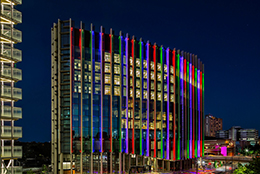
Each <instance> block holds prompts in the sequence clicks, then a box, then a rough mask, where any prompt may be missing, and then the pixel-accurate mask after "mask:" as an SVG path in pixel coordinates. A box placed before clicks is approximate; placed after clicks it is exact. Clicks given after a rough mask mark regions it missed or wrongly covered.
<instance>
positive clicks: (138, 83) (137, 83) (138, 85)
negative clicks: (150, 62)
mask: <svg viewBox="0 0 260 174" xmlns="http://www.w3.org/2000/svg"><path fill="white" fill-rule="evenodd" d="M136 87H137V88H140V80H139V79H137V80H136Z"/></svg>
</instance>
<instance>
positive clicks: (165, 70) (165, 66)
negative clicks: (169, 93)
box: [164, 64, 167, 72]
mask: <svg viewBox="0 0 260 174" xmlns="http://www.w3.org/2000/svg"><path fill="white" fill-rule="evenodd" d="M164 72H167V65H165V64H164Z"/></svg>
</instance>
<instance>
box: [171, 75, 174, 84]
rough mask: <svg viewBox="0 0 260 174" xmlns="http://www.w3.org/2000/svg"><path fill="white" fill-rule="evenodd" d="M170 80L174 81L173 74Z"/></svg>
mask: <svg viewBox="0 0 260 174" xmlns="http://www.w3.org/2000/svg"><path fill="white" fill-rule="evenodd" d="M170 80H171V83H174V78H173V75H171V78H170Z"/></svg>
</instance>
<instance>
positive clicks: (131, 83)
mask: <svg viewBox="0 0 260 174" xmlns="http://www.w3.org/2000/svg"><path fill="white" fill-rule="evenodd" d="M130 86H133V80H132V78H130Z"/></svg>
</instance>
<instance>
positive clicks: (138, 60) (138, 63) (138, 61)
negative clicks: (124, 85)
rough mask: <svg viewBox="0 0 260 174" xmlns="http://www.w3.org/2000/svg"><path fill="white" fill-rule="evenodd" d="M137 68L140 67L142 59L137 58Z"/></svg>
mask: <svg viewBox="0 0 260 174" xmlns="http://www.w3.org/2000/svg"><path fill="white" fill-rule="evenodd" d="M135 62H136V67H140V59H139V58H136V61H135Z"/></svg>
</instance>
